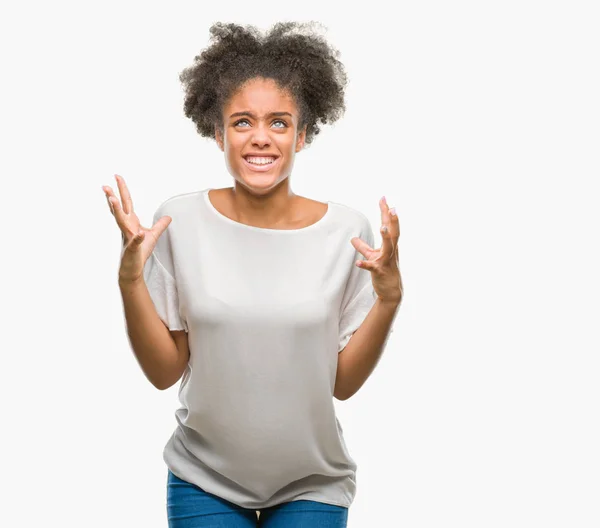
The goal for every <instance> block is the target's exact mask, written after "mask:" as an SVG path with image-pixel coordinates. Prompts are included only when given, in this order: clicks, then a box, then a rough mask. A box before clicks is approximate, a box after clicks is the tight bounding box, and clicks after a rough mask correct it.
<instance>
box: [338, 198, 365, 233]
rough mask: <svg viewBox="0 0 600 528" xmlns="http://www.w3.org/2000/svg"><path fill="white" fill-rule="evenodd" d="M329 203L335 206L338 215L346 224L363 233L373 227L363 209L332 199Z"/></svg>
mask: <svg viewBox="0 0 600 528" xmlns="http://www.w3.org/2000/svg"><path fill="white" fill-rule="evenodd" d="M329 203H330V205H331V206H333V207H334V208H335V210H336V216H337V217H338V218H339V220H340V221H341V222H343V223H344V224H345V225H348V226H352V227H353V228H354V229H358V230H359V231H360V232H361V233H366V232H368V231H369V230H370V229H371V223H370V221H369V218H368V217H367V216H366V215H365V214H364V213H363V212H362V211H359V210H358V209H355V208H354V207H351V206H349V205H346V204H341V203H337V202H331V201H330V202H329Z"/></svg>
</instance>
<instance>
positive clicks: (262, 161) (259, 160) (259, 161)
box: [246, 156, 275, 165]
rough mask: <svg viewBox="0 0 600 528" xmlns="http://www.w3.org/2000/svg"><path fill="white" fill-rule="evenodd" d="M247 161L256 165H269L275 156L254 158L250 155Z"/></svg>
mask: <svg viewBox="0 0 600 528" xmlns="http://www.w3.org/2000/svg"><path fill="white" fill-rule="evenodd" d="M246 161H248V162H249V163H254V164H255V165H267V164H269V163H273V162H274V161H275V158H253V157H251V156H249V157H247V158H246Z"/></svg>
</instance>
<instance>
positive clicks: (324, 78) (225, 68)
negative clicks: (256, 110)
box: [179, 22, 348, 145]
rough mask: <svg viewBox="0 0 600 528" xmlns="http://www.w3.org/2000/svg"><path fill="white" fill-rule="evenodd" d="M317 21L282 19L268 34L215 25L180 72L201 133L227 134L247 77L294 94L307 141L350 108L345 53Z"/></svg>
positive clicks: (190, 113)
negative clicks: (227, 119)
mask: <svg viewBox="0 0 600 528" xmlns="http://www.w3.org/2000/svg"><path fill="white" fill-rule="evenodd" d="M314 24H315V22H308V23H301V22H278V23H276V24H274V25H273V26H272V27H271V29H270V30H269V31H268V32H267V33H266V34H264V35H263V34H262V33H261V32H260V31H259V30H258V29H257V28H256V27H255V26H250V25H248V26H241V25H238V24H233V23H229V24H225V23H221V22H218V23H215V24H213V25H212V26H211V27H210V30H209V31H210V34H211V44H210V45H209V46H208V47H207V48H206V49H204V50H202V51H201V53H200V54H199V55H197V56H195V57H194V63H193V65H191V66H190V67H188V68H186V69H184V70H183V71H182V72H181V73H180V75H179V80H180V81H181V83H182V85H183V87H184V91H185V99H184V112H185V115H186V117H189V118H190V119H191V120H192V121H193V122H194V123H195V125H196V129H197V131H198V133H199V134H200V136H202V137H207V138H212V139H216V136H215V127H216V128H218V130H219V131H220V132H221V133H223V128H224V125H223V115H222V112H223V108H224V106H225V105H226V104H227V102H228V101H229V99H230V97H232V96H233V95H234V94H235V93H236V92H237V91H238V90H239V89H240V88H241V87H242V86H243V85H244V83H246V82H247V81H249V80H251V79H254V78H256V77H260V78H266V79H272V80H274V81H275V82H276V83H277V85H278V86H279V87H280V88H281V89H284V90H288V91H289V93H290V94H291V95H292V96H293V98H294V100H295V102H296V104H297V106H298V109H299V113H300V116H299V125H298V130H301V129H302V128H304V126H306V137H305V145H308V144H310V143H311V142H312V140H313V138H314V136H316V135H317V134H319V132H320V127H319V124H327V123H333V122H335V121H337V120H338V119H339V118H340V117H341V116H342V115H343V114H344V112H345V110H346V107H345V103H344V90H345V87H346V85H347V82H348V80H347V76H346V72H345V70H344V66H343V64H342V63H341V62H340V61H339V60H338V58H339V55H340V54H339V52H338V51H337V50H336V49H334V48H333V47H331V46H330V45H329V44H328V43H327V42H326V41H325V39H324V38H323V37H322V36H321V35H318V34H317V33H315V32H314V31H313V29H314Z"/></svg>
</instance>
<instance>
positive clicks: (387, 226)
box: [351, 196, 404, 304]
mask: <svg viewBox="0 0 600 528" xmlns="http://www.w3.org/2000/svg"><path fill="white" fill-rule="evenodd" d="M379 209H380V210H381V229H380V232H381V238H382V242H381V248H379V249H373V248H372V247H371V246H369V244H367V243H366V242H365V241H364V240H362V239H361V238H359V237H354V238H353V239H352V240H351V243H352V245H353V246H354V247H355V248H356V250H357V251H358V252H359V253H360V254H361V255H363V256H364V257H366V259H367V260H357V261H356V265H357V266H358V267H360V268H363V269H366V270H369V271H370V272H371V280H372V281H373V289H374V290H375V293H376V294H377V297H379V298H380V299H381V300H382V301H385V302H390V303H397V304H400V303H401V302H402V297H403V295H404V288H403V286H402V277H401V276H400V268H399V265H400V262H399V258H398V239H399V238H400V222H399V221H398V215H397V214H396V208H395V207H393V208H391V209H390V208H389V207H388V205H387V202H386V201H385V196H384V197H383V198H381V200H379Z"/></svg>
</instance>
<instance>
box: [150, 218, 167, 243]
mask: <svg viewBox="0 0 600 528" xmlns="http://www.w3.org/2000/svg"><path fill="white" fill-rule="evenodd" d="M171 220H172V218H171V217H170V216H161V217H160V218H159V219H158V220H157V221H156V224H154V225H153V226H152V228H151V229H150V231H152V234H153V235H154V237H155V238H156V240H158V237H159V236H160V235H162V234H163V233H164V232H165V230H166V229H167V227H169V224H170V223H171Z"/></svg>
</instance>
